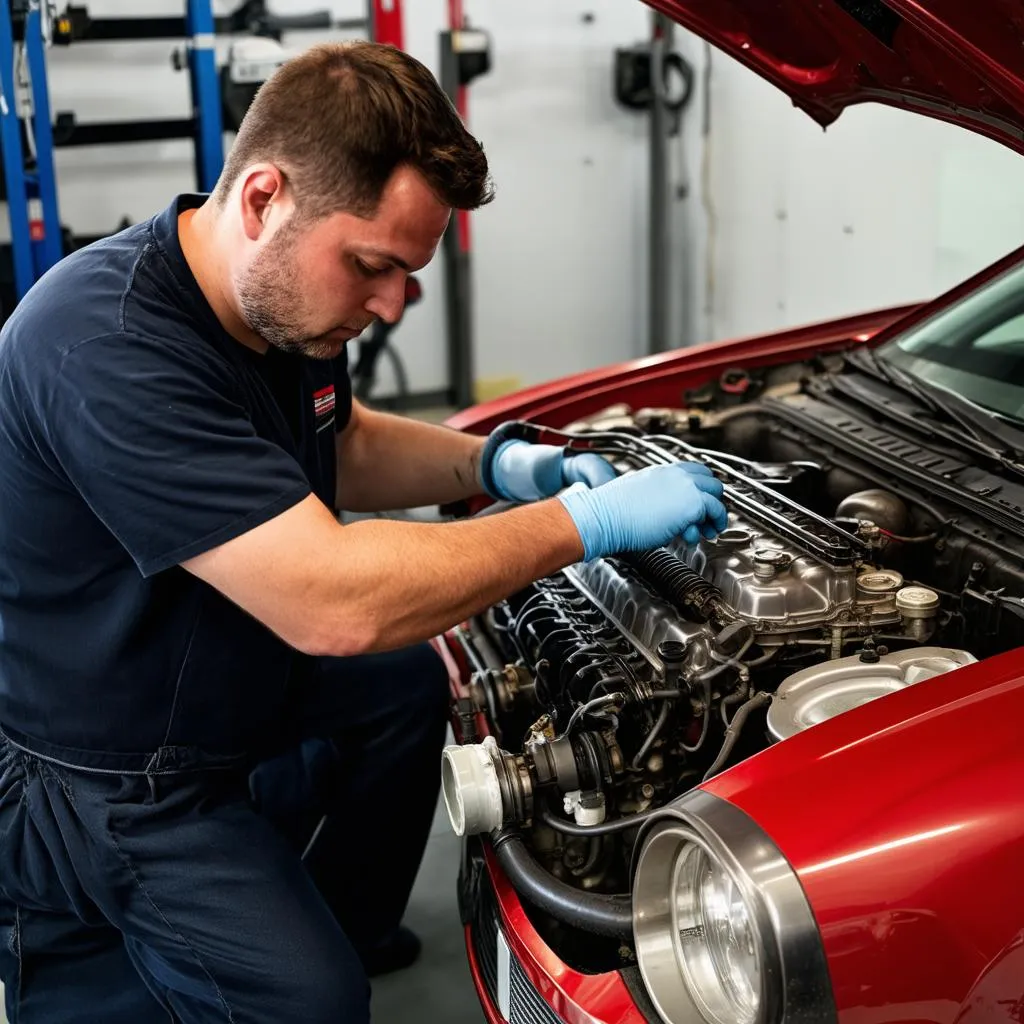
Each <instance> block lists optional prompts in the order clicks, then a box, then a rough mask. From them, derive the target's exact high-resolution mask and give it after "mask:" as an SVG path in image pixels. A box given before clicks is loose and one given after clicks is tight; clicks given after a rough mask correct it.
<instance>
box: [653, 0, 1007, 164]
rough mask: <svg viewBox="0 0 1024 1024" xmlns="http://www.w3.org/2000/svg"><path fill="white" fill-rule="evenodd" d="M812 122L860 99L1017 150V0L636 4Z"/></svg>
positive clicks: (675, 0) (659, 0) (670, 0)
mask: <svg viewBox="0 0 1024 1024" xmlns="http://www.w3.org/2000/svg"><path fill="white" fill-rule="evenodd" d="M646 2H647V3H649V5H650V6H651V7H654V8H656V9H657V10H659V11H662V12H663V13H664V14H666V15H668V16H669V17H670V18H673V19H674V20H675V21H678V22H679V23H680V24H681V25H684V26H685V27H686V28H688V29H690V30H691V31H693V32H695V33H697V34H698V35H700V36H702V37H703V38H705V39H707V40H708V41H709V42H711V43H713V44H714V45H715V46H717V47H719V48H721V49H722V50H724V51H725V52H726V53H728V54H729V55H730V56H732V57H734V58H735V59H736V60H738V61H739V62H740V63H741V64H745V65H746V66H747V67H749V68H751V69H752V70H753V71H755V72H757V73H758V74H759V75H761V76H762V77H763V78H766V79H767V80H768V81H770V82H771V83H772V84H773V85H775V86H777V87H778V88H779V89H781V90H782V91H783V92H784V93H786V94H787V95H788V96H790V97H791V98H792V100H793V102H794V104H795V105H796V106H798V107H800V108H801V109H802V110H804V111H806V112H807V113H808V114H809V115H810V116H811V117H813V118H814V120H815V121H817V122H818V123H819V124H822V125H828V124H831V123H832V122H833V121H834V120H835V119H836V118H837V117H838V116H839V115H840V114H841V113H842V111H843V110H844V109H845V108H846V107H848V106H852V105H853V104H855V103H865V102H869V101H873V102H880V103H885V104H888V105H891V106H896V107H900V108H903V109H906V110H911V111H914V112H916V113H921V114H925V115H928V116H930V117H936V118H939V119H941V120H945V121H950V122H952V123H954V124H958V125H962V126H964V127H967V128H970V129H971V130H973V131H976V132H978V133H980V134H981V135H985V136H988V137H989V138H992V139H995V140H997V141H999V142H1001V143H1003V144H1005V145H1007V146H1009V147H1011V148H1012V149H1016V150H1018V151H1024V49H1022V48H1021V46H1020V39H1021V38H1022V37H1024V9H1022V8H1021V5H1020V4H1019V3H1017V2H1016V0H975V2H973V3H965V2H963V0H885V2H882V0H772V2H766V0H646Z"/></svg>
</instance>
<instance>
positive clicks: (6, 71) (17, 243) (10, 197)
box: [0, 0, 35, 299]
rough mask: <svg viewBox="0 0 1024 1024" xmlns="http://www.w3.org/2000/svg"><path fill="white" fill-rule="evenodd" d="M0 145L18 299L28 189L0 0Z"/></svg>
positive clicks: (27, 271)
mask: <svg viewBox="0 0 1024 1024" xmlns="http://www.w3.org/2000/svg"><path fill="white" fill-rule="evenodd" d="M0 146H2V147H3V163H4V180H5V182H6V185H7V214H8V217H9V218H10V222H11V252H12V253H13V257H14V290H15V293H16V294H17V296H18V298H19V299H21V298H22V296H23V295H24V294H25V293H26V292H27V291H28V290H29V288H31V287H32V282H33V281H34V280H35V273H34V269H33V261H32V239H31V235H30V233H29V224H28V190H27V186H26V182H25V161H24V155H23V152H22V148H21V124H20V122H19V121H18V111H17V100H16V92H15V87H14V33H13V29H12V28H11V7H10V4H9V3H8V0H0Z"/></svg>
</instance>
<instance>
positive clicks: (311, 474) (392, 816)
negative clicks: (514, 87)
mask: <svg viewBox="0 0 1024 1024" xmlns="http://www.w3.org/2000/svg"><path fill="white" fill-rule="evenodd" d="M490 198H491V185H490V180H489V175H488V167H487V161H486V159H485V156H484V154H483V151H482V148H481V146H480V144H479V143H478V142H477V141H476V140H474V139H473V138H472V137H471V136H470V135H469V134H468V132H467V131H466V130H465V128H464V126H463V125H462V123H461V122H460V120H459V119H458V116H457V114H456V113H455V112H454V110H453V108H452V106H451V105H450V103H449V102H448V100H447V98H446V97H445V95H444V94H443V92H442V91H441V89H440V88H439V86H438V85H437V83H436V82H435V80H434V79H433V77H432V76H431V75H430V73H429V72H428V71H427V70H426V69H425V68H424V67H423V66H422V65H421V64H419V63H418V62H416V61H415V60H413V59H412V58H411V57H409V56H407V55H405V54H403V53H401V52H400V51H397V50H394V49H391V48H387V47H381V46H377V45H374V44H371V43H352V44H344V45H340V44H339V45H326V46H320V47H316V48H314V49H312V50H310V51H308V52H307V53H305V54H303V55H301V56H298V57H295V58H293V59H291V60H290V61H288V62H287V63H286V64H284V65H283V67H282V68H281V69H280V70H279V71H278V72H277V73H276V74H275V76H274V77H273V78H271V79H270V81H269V82H267V83H266V85H264V87H263V88H262V89H261V91H260V92H259V94H258V96H257V98H256V100H255V102H254V104H253V105H252V107H251V109H250V111H249V114H248V116H247V117H246V119H245V123H244V124H243V125H242V127H241V130H240V132H239V133H238V136H237V139H236V141H235V143H234V146H233V148H232V150H231V153H230V154H229V157H228V159H227V162H226V165H225V168H224V172H223V175H222V177H221V179H220V181H219V182H218V184H217V187H216V189H215V190H214V192H213V194H212V195H211V196H180V197H177V198H176V199H175V200H174V201H173V202H172V203H171V205H170V206H169V207H168V208H167V209H166V210H165V211H164V212H163V213H160V214H158V215H157V216H155V217H154V218H152V219H151V220H149V221H147V222H145V223H142V224H138V225H136V226H134V227H131V228H128V229H127V230H125V231H123V232H121V233H120V234H118V235H115V236H113V237H111V238H109V239H106V240H103V241H101V242H99V243H96V244H95V245H93V246H91V247H89V248H86V249H83V250H81V251H79V252H77V253H75V254H73V255H71V256H69V257H68V258H66V259H65V260H63V261H62V262H61V263H60V264H58V265H57V266H56V267H55V268H54V269H53V270H52V271H51V272H50V273H48V274H47V275H46V276H45V277H44V278H43V279H42V280H41V281H39V282H38V284H37V285H36V286H35V288H33V289H32V291H31V292H30V293H29V294H28V296H27V297H26V298H25V299H24V301H23V302H22V303H21V304H20V305H19V306H18V308H17V309H16V310H15V312H14V314H13V315H12V316H11V318H10V320H9V321H8V323H7V324H6V326H5V328H4V331H3V333H2V335H0V438H2V446H0V488H2V492H3V495H4V500H3V502H2V503H0V728H2V736H0V962H2V976H3V981H4V984H5V986H6V1001H7V1013H8V1016H9V1018H10V1019H11V1020H12V1021H17V1022H18V1024H59V1022H71V1021H75V1022H80V1021H83V1020H88V1021H102V1022H103V1024H146V1022H149V1021H153V1022H157V1021H166V1020H168V1019H170V1020H174V1021H182V1022H186V1024H193V1022H195V1024H198V1022H211V1021H226V1022H227V1021H234V1022H237V1024H242V1022H245V1024H252V1022H267V1024H270V1022H273V1024H280V1022H283V1021H301V1022H302V1024H318V1022H332V1024H334V1022H339V1021H345V1022H349V1024H351V1022H358V1021H364V1020H367V1019H368V1016H369V1000H368V991H369V986H368V983H367V974H368V973H370V974H372V973H376V972H378V971H382V970H387V969H392V968H395V967H398V966H401V965H403V964H406V963H408V962H410V961H411V960H412V959H413V958H414V956H415V953H416V947H417V942H416V939H415V937H414V936H412V934H411V933H409V932H407V931H405V930H404V929H403V928H401V927H400V921H401V918H402V914H403V910H404V907H405V903H406V900H407V898H408V895H409V890H410V888H411V886H412V882H413V878H414V876H415V873H416V870H417V865H418V863H419V860H420V857H421V854H422V851H423V848H424V843H425V840H426V837H427V834H428V831H429V826H430V820H431V814H432V811H433V807H434V802H435V800H436V795H437V784H438V775H439V771H438V767H439V752H440V747H441V744H442V740H443V729H444V714H445V707H446V686H445V673H444V671H443V670H442V667H441V662H440V659H439V658H437V657H436V655H435V654H434V653H433V652H432V650H431V648H430V647H429V646H427V645H426V644H424V643H423V641H425V640H426V639H428V638H430V637H432V636H434V635H436V634H438V633H439V632H441V631H443V630H444V629H446V628H448V627H450V626H452V625H453V624H455V623H457V622H459V621H460V620H462V619H464V618H466V617H467V616H469V615H471V614H473V613H475V612H477V611H479V610H480V609H482V608H484V607H486V606H488V605H490V604H493V603H494V602H495V601H498V600H500V599H501V598H502V597H504V596H506V595H508V594H510V593H511V592H513V591H515V590H516V589H517V588H521V587H523V586H525V585H526V584H528V583H529V582H530V581H532V580H534V579H537V578H540V577H542V576H545V575H547V574H550V573H552V572H554V571H556V570H558V569H559V568H561V567H563V566H565V565H567V564H570V563H572V562H575V561H578V560H580V559H582V558H593V557H597V556H599V555H602V554H609V553H613V552H615V551H621V550H626V549H630V550H633V549H639V548H648V547H652V546H655V545H657V544H660V543H664V542H665V541H666V540H668V539H669V538H670V537H672V536H674V535H676V534H678V533H680V532H685V533H687V534H688V535H689V536H690V537H691V538H694V537H696V536H697V534H698V532H703V533H704V534H705V535H707V536H714V535H715V533H716V532H717V531H719V530H721V529H722V528H723V527H724V524H725V510H724V508H723V507H722V505H721V504H720V502H719V501H718V497H719V496H720V495H721V485H720V484H719V483H718V481H716V480H715V479H714V478H713V477H712V476H711V475H710V474H707V473H706V472H705V471H703V470H702V468H687V467H684V466H662V467H657V468H654V469H651V470H645V471H643V472H640V473H636V474H633V475H630V476H627V477H621V478H616V477H615V473H614V471H613V470H612V469H611V468H610V466H609V465H608V464H607V463H605V462H604V461H603V460H601V459H600V458H599V457H598V456H596V455H592V454H585V455H576V456H571V457H570V456H565V455H563V453H562V451H561V450H560V449H558V448H555V447H550V446H541V445H530V444H526V443H525V442H523V441H517V440H508V439H505V438H504V436H503V435H502V434H500V433H496V434H494V435H492V436H491V437H490V438H477V437H470V436H466V435H463V434H460V433H458V432H455V431H451V430H447V429H445V428H442V427H436V426H429V425H425V424H420V423H414V422H409V421H405V420H403V419H400V418H397V417H392V416H388V415H385V414H382V413H379V412H374V411H370V410H369V409H367V408H365V407H363V406H361V405H359V404H358V403H356V402H353V401H352V400H351V393H350V389H349V383H348V377H347V373H346V370H345V363H344V350H345V343H346V341H348V340H350V339H352V338H354V337H356V336H357V335H358V334H359V333H360V332H361V331H362V330H363V329H364V328H366V327H367V326H368V325H369V324H370V323H372V322H373V321H374V320H375V319H376V318H380V319H382V320H385V321H393V320H396V319H397V318H398V317H399V315H400V313H401V311H402V304H403V301H404V294H405V282H406V277H407V275H408V274H409V273H410V272H412V271H415V270H418V269H420V268H422V267H423V266H424V265H426V264H427V263H428V262H429V260H430V259H431V258H432V256H433V255H434V251H435V249H436V246H437V244H438V241H439V239H440V238H441V236H442V234H443V232H444V230H445V228H446V226H447V224H448V221H449V217H450V214H451V212H452V210H453V209H473V208H477V207H479V206H481V205H482V204H484V203H485V202H487V201H488V200H489V199H490ZM524 299H525V300H526V301H528V298H527V297H524ZM484 490H486V491H488V492H489V493H490V494H491V495H492V496H494V497H501V498H505V499H510V500H512V501H513V502H517V503H519V504H520V505H521V507H517V508H514V509H512V510H511V511H508V512H505V513H502V514H500V515H493V516H489V517H484V518H478V519H474V520H468V521H462V522H456V523H438V524H417V523H410V522H399V521H390V520H381V519H373V520H367V521H361V522H358V523H355V524H352V525H347V526H342V525H341V524H340V523H339V521H338V516H337V514H336V510H339V509H347V510H355V511H369V510H381V509H393V508H402V507H408V506H418V505H427V504H432V503H441V502H449V501H453V500H457V499H462V498H466V497H468V496H471V495H473V494H479V493H482V492H483V491H484ZM552 498H553V499H554V500H547V499H552ZM417 645H418V646H417ZM324 815H326V818H324ZM318 822H319V823H320V824H321V825H322V828H321V829H320V831H319V834H317V831H316V828H317V823H318ZM311 840H312V845H311ZM304 853H308V856H306V857H305V858H304V857H303V854H304Z"/></svg>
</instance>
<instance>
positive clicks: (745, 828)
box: [633, 791, 836, 1024]
mask: <svg viewBox="0 0 1024 1024" xmlns="http://www.w3.org/2000/svg"><path fill="white" fill-rule="evenodd" d="M666 811H667V814H666V816H665V817H659V818H657V819H655V820H654V821H653V822H652V823H651V824H650V825H649V826H648V827H647V828H646V829H645V831H644V833H643V834H642V835H641V837H640V841H639V844H638V849H639V850H640V853H639V856H638V858H637V861H636V870H635V875H634V881H633V930H634V936H635V939H636V950H637V959H638V961H639V965H640V971H641V974H642V975H643V978H644V981H645V983H646V985H647V989H648V991H649V993H650V996H651V999H652V1001H653V1002H654V1004H655V1006H656V1007H657V1009H658V1012H659V1013H660V1014H661V1016H662V1017H663V1018H664V1020H665V1021H667V1022H668V1024H702V1022H706V1024H778V1022H782V1021H787V1020H814V1021H822V1022H825V1021H834V1020H835V1019H836V1014H835V1005H834V1002H833V1000H832V993H831V985H830V982H829V977H828V969H827V966H826V963H825V956H824V951H823V949H822V947H821V940H820V937H819V934H818V929H817V926H816V925H815V922H814V918H813V915H812V914H811V910H810V907H809V906H808V904H807V900H806V897H805V896H804V894H803V889H802V888H801V886H800V883H799V880H798V879H797V878H796V875H795V874H794V873H793V870H792V868H790V866H789V864H788V863H787V862H786V860H785V858H783V857H782V855H781V854H780V853H779V851H778V849H777V848H776V847H775V846H774V844H772V842H771V841H770V840H769V839H768V837H767V836H765V835H764V833H763V832H761V830H760V829H759V828H758V827H757V825H756V824H755V823H754V822H753V821H751V820H750V819H749V818H748V817H747V816H746V815H745V814H743V812H742V811H740V810H739V809H738V808H736V807H734V806H733V805H732V804H729V803H727V802H725V801H723V800H719V799H718V798H716V797H713V796H711V795H710V794H707V793H704V792H701V791H695V792H693V793H689V794H687V795H686V796H684V797H683V798H681V799H680V800H678V801H676V802H675V803H674V804H671V805H669V807H668V808H666Z"/></svg>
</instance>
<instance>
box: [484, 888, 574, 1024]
mask: <svg viewBox="0 0 1024 1024" xmlns="http://www.w3.org/2000/svg"><path fill="white" fill-rule="evenodd" d="M499 921H500V917H499V913H498V903H497V900H496V899H495V897H494V890H493V889H492V888H491V885H490V881H489V879H488V878H487V877H486V874H484V875H483V877H481V879H480V887H479V892H478V895H477V899H476V907H475V912H474V913H473V916H472V920H471V922H470V925H471V935H472V941H473V951H474V952H475V953H476V960H477V965H478V967H479V968H480V977H481V978H482V980H483V983H484V987H485V988H486V989H487V994H488V995H489V996H490V998H491V1002H492V1003H493V1004H494V1005H495V1006H497V1005H498V928H499V923H498V922H499ZM509 1005H510V1011H509V1018H508V1019H509V1022H510V1024H563V1021H562V1018H561V1017H559V1016H558V1014H557V1013H555V1011H554V1010H552V1009H551V1007H550V1006H548V1004H547V1003H546V1002H544V999H543V997H542V996H541V994H540V993H539V992H538V991H537V990H536V989H535V988H534V987H533V984H532V982H531V981H530V979H529V978H528V977H527V974H526V971H525V970H523V966H522V964H520V963H519V961H518V960H517V959H516V958H515V955H512V956H511V957H510V970H509Z"/></svg>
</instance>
